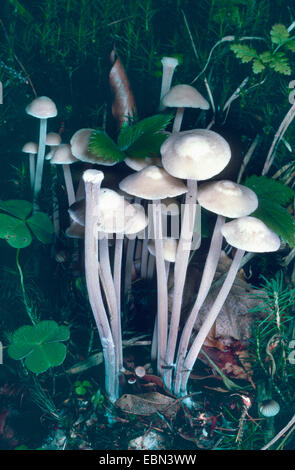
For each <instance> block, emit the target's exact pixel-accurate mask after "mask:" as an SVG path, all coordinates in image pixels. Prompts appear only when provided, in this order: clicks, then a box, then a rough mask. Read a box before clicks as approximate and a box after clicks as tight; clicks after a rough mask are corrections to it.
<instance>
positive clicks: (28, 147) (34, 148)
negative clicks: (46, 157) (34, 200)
mask: <svg viewBox="0 0 295 470" xmlns="http://www.w3.org/2000/svg"><path fill="white" fill-rule="evenodd" d="M22 151H23V152H24V153H28V154H29V158H30V162H29V168H30V185H31V189H32V190H33V189H34V181H35V158H36V155H37V153H38V144H36V142H27V143H26V144H25V145H24V146H23V148H22Z"/></svg>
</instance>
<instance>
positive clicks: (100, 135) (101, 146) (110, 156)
mask: <svg viewBox="0 0 295 470" xmlns="http://www.w3.org/2000/svg"><path fill="white" fill-rule="evenodd" d="M89 150H90V151H91V152H92V153H93V154H95V155H96V156H97V163H99V161H100V160H101V161H102V163H103V162H105V161H111V162H122V161H123V160H124V158H125V154H124V153H123V152H121V150H120V149H119V147H118V146H117V145H116V144H115V142H114V141H113V140H112V139H111V138H110V137H109V136H108V135H107V134H106V133H105V132H104V131H101V130H96V131H94V132H93V133H92V135H91V137H90V143H89Z"/></svg>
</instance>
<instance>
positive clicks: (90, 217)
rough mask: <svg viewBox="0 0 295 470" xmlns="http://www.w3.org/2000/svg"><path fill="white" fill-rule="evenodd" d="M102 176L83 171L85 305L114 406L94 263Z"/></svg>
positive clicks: (115, 390)
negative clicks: (91, 313)
mask: <svg viewBox="0 0 295 470" xmlns="http://www.w3.org/2000/svg"><path fill="white" fill-rule="evenodd" d="M102 179H103V173H102V172H101V171H96V170H87V171H86V172H85V173H84V175H83V180H84V182H85V192H86V215H85V275H86V284H87V290H88V297H89V302H90V305H91V309H92V312H93V315H94V319H95V322H96V326H97V329H98V333H99V337H100V341H101V345H102V351H103V356H104V363H105V388H106V394H107V397H108V398H109V400H110V401H111V402H112V403H114V402H115V401H116V400H117V398H118V394H119V381H118V375H117V371H116V368H115V345H114V340H113V336H112V332H111V329H110V325H109V321H108V317H107V313H106V310H105V307H104V304H103V299H102V294H101V289H100V280H99V274H98V273H99V261H98V232H97V224H98V209H97V201H98V196H99V190H100V185H101V181H102Z"/></svg>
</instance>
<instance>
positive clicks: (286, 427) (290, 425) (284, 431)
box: [260, 415, 295, 450]
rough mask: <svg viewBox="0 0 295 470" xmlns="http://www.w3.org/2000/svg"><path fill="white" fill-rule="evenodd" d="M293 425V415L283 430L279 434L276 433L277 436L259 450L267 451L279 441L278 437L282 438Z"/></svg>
mask: <svg viewBox="0 0 295 470" xmlns="http://www.w3.org/2000/svg"><path fill="white" fill-rule="evenodd" d="M293 425H295V415H294V416H293V418H292V419H291V420H290V421H289V423H288V424H287V425H286V426H285V427H284V428H283V429H281V430H280V432H278V434H277V435H276V436H275V437H274V438H273V439H272V440H271V441H269V442H268V443H267V444H266V445H265V446H264V447H262V448H261V449H260V450H267V449H269V447H271V446H272V445H273V444H274V443H275V442H277V441H278V440H279V439H280V437H282V436H283V435H284V434H285V433H286V432H287V431H288V430H289V429H290V428H291V427H292V426H293Z"/></svg>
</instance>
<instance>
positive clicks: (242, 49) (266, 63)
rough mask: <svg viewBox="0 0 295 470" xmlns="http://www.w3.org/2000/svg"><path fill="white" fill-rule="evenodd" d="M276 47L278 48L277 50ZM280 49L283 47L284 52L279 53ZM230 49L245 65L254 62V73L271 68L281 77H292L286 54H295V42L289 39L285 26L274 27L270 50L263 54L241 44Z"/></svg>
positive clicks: (233, 45) (277, 25) (271, 34)
mask: <svg viewBox="0 0 295 470" xmlns="http://www.w3.org/2000/svg"><path fill="white" fill-rule="evenodd" d="M274 46H276V48H275V49H274ZM280 47H283V48H284V51H280V52H278V49H279V48H280ZM230 48H231V50H232V51H233V52H234V54H235V56H236V57H237V58H238V59H240V60H241V61H242V62H243V63H249V62H252V71H253V73H255V74H258V73H261V72H262V71H264V70H265V69H266V67H269V68H270V69H272V70H274V71H275V72H277V73H280V74H281V75H291V71H292V70H291V67H290V63H289V58H288V57H287V55H286V52H287V51H290V52H295V41H294V40H293V39H292V38H290V37H289V31H288V30H287V28H286V27H285V26H284V25H283V24H276V25H274V26H273V27H272V29H271V31H270V48H269V49H268V50H266V51H264V52H262V53H258V52H257V50H256V49H254V48H253V47H249V46H247V45H244V44H241V43H235V44H232V45H231V46H230Z"/></svg>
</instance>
